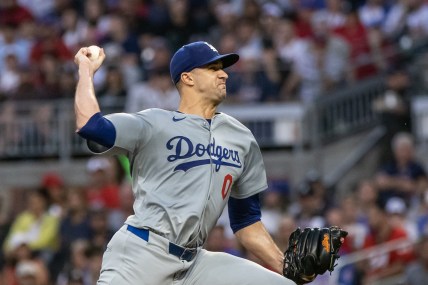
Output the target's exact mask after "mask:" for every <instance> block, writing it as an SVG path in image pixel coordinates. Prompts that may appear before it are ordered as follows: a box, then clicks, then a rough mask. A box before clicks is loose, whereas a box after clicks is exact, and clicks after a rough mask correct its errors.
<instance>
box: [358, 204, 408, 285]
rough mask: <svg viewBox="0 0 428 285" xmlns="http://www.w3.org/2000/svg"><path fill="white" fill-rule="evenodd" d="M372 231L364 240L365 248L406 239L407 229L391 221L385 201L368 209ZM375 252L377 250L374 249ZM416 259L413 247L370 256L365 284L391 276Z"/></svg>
mask: <svg viewBox="0 0 428 285" xmlns="http://www.w3.org/2000/svg"><path fill="white" fill-rule="evenodd" d="M368 219H369V226H370V232H369V233H368V235H367V236H366V239H365V241H364V246H363V248H364V249H367V248H371V247H373V246H379V245H381V244H383V243H387V242H391V241H398V240H406V239H408V235H407V233H406V231H405V230H404V229H403V228H401V227H398V226H394V225H392V224H391V223H390V222H389V215H388V214H387V213H386V211H385V208H384V203H381V202H379V203H376V204H375V205H372V206H371V207H370V208H369V210H368ZM374 253H375V251H374ZM413 259H414V253H413V250H412V247H411V246H410V247H405V248H401V249H397V250H393V251H391V252H389V253H385V254H377V255H375V256H373V257H370V259H368V261H367V262H365V264H364V265H363V267H364V268H363V270H364V271H365V278H364V279H365V280H364V284H367V285H368V284H372V283H373V282H374V281H375V280H380V279H383V278H387V277H391V276H394V275H397V274H400V273H402V272H403V271H404V269H405V265H406V264H408V263H409V262H410V261H412V260H413Z"/></svg>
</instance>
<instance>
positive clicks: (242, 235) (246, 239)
mask: <svg viewBox="0 0 428 285" xmlns="http://www.w3.org/2000/svg"><path fill="white" fill-rule="evenodd" d="M235 235H236V237H237V239H238V240H239V242H240V243H241V244H242V245H243V246H244V247H245V248H246V249H247V250H248V251H250V252H251V253H252V254H254V255H255V256H256V257H258V258H259V259H260V260H261V261H262V262H263V263H264V264H266V265H267V266H268V267H269V268H271V269H272V270H274V271H275V272H277V273H279V274H282V270H283V266H284V254H283V252H282V251H281V250H280V249H279V248H278V246H277V245H276V244H275V242H274V241H273V240H272V237H271V236H270V234H269V233H268V231H267V230H266V228H265V226H264V225H263V223H262V222H261V221H258V222H255V223H254V224H251V225H249V226H247V227H245V228H242V229H240V230H239V231H237V232H236V233H235Z"/></svg>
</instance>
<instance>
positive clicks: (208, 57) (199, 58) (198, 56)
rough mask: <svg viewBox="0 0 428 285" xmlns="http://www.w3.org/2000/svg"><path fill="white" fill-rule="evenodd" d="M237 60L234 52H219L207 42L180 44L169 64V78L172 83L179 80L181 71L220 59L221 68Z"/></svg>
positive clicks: (187, 70)
mask: <svg viewBox="0 0 428 285" xmlns="http://www.w3.org/2000/svg"><path fill="white" fill-rule="evenodd" d="M238 60H239V55H237V54H236V53H228V54H219V53H218V51H217V50H216V49H215V48H214V47H213V46H212V45H210V44H209V43H207V42H202V41H200V42H194V43H190V44H187V45H184V46H182V47H181V48H180V49H179V50H177V51H176V53H175V54H174V56H173V57H172V59H171V62H170V64H169V68H170V73H171V79H172V81H173V82H174V84H177V82H178V81H180V76H181V73H183V72H189V71H191V70H192V69H194V68H196V67H201V66H204V65H207V64H210V63H213V62H215V61H221V62H222V63H223V68H226V67H229V66H231V65H233V64H234V63H236V62H237V61H238Z"/></svg>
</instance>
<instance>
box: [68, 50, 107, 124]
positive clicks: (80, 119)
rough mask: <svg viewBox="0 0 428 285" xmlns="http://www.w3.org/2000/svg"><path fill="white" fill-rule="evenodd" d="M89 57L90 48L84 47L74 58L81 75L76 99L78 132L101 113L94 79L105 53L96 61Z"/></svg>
mask: <svg viewBox="0 0 428 285" xmlns="http://www.w3.org/2000/svg"><path fill="white" fill-rule="evenodd" d="M88 55H89V50H88V48H86V47H83V48H81V49H80V50H79V51H78V52H77V53H76V55H75V57H74V62H75V63H76V64H77V66H78V75H79V79H78V82H77V87H76V93H75V99H74V111H75V114H76V127H77V130H80V129H81V128H82V127H83V126H85V125H86V123H87V122H88V121H89V119H90V118H91V117H92V116H93V115H95V114H96V113H99V112H100V107H99V105H98V100H97V98H96V96H95V89H94V83H93V81H94V80H93V79H94V74H95V72H96V71H97V70H98V68H99V67H100V66H101V64H102V63H103V61H104V59H105V53H104V50H103V49H101V51H100V55H99V57H98V58H97V59H96V60H90V59H89V57H88Z"/></svg>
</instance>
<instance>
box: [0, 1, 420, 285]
mask: <svg viewBox="0 0 428 285" xmlns="http://www.w3.org/2000/svg"><path fill="white" fill-rule="evenodd" d="M427 35H428V3H427V1H424V0H366V1H363V0H361V1H357V0H355V1H344V0H276V1H264V0H234V1H231V0H230V1H227V0H175V1H172V0H151V1H143V0H86V1H84V0H2V1H0V102H2V103H4V104H2V105H1V106H2V110H1V113H0V123H5V122H6V123H7V122H12V121H13V120H14V119H13V118H14V112H15V108H16V106H17V105H15V102H19V101H20V100H26V99H36V100H39V99H55V98H72V97H73V95H74V88H75V84H76V74H75V67H74V64H73V55H74V54H75V53H76V52H77V50H78V49H79V48H80V47H82V46H89V45H94V44H95V45H99V46H101V47H103V48H104V50H105V52H106V54H107V58H106V62H105V64H104V65H103V67H102V68H101V69H100V70H99V71H98V72H97V74H96V76H95V87H96V90H97V96H98V98H99V100H100V103H101V105H103V106H104V110H107V112H108V110H109V107H112V108H114V106H116V105H118V104H119V105H121V106H124V109H125V111H128V112H135V111H139V110H142V109H146V108H150V107H160V108H165V109H175V108H176V106H177V103H178V99H179V98H178V94H177V92H176V90H175V87H174V86H173V84H172V82H171V79H170V77H169V60H170V57H171V55H172V53H173V52H174V51H175V50H176V49H177V48H179V47H180V46H181V45H183V44H185V43H188V42H189V41H193V40H206V41H208V42H210V43H212V44H213V45H214V46H215V47H217V48H218V49H219V52H221V53H228V52H237V53H239V54H240V56H241V60H240V61H239V63H238V64H236V65H235V66H233V67H231V68H230V69H229V70H228V74H229V79H228V94H229V98H228V100H227V103H229V104H232V103H256V102H278V101H283V102H287V101H300V102H302V103H309V102H312V101H313V100H314V99H315V98H316V97H318V96H320V95H322V94H324V93H326V92H328V91H332V90H335V89H336V88H340V87H343V86H346V85H349V84H352V83H355V82H357V81H359V80H363V79H364V78H369V77H371V76H374V75H376V74H381V73H387V74H388V75H389V77H388V82H387V85H388V88H389V89H391V90H394V91H397V92H400V91H401V90H402V89H404V88H406V87H408V86H409V85H410V83H409V80H408V78H407V77H406V75H405V74H404V73H403V72H402V70H401V69H396V67H397V63H398V62H400V58H399V54H400V51H403V50H406V49H409V48H411V47H412V46H413V45H415V43H417V42H418V41H419V40H423V39H424V38H426V36H427ZM386 95H391V94H386ZM385 98H386V100H385V101H383V102H376V106H374V107H375V108H377V109H378V110H385V102H386V103H387V104H386V105H387V106H388V104H389V105H391V104H390V103H391V102H390V101H391V100H389V101H388V98H389V99H391V96H389V97H388V96H385ZM388 102H389V103H388ZM393 105H394V104H393ZM394 106H395V111H394V112H395V113H398V114H403V113H406V112H408V110H404V109H405V107H403V106H402V105H400V104H395V105H394ZM71 107H72V106H70V108H71ZM52 112H53V109H51V108H49V106H47V105H46V106H42V107H38V108H37V109H35V110H34V112H33V113H34V114H32V116H33V118H34V121H35V122H40V124H39V125H40V126H41V127H39V128H37V129H36V130H28V133H34V132H37V133H39V134H42V135H44V134H45V133H48V132H49V128H48V126H49V125H48V124H43V122H46V121H48V120H49V118H50V116H51V114H52ZM394 118H396V116H395V117H393V118H391V116H389V117H387V118H386V119H385V121H387V122H389V124H387V126H388V127H390V128H391V129H389V133H390V134H391V135H390V136H388V141H387V144H386V145H387V147H388V148H390V149H391V150H390V151H388V154H387V155H385V157H386V158H389V159H387V160H385V164H381V165H380V166H379V170H378V172H377V173H375V174H373V176H372V177H367V179H365V180H362V181H358V183H356V185H355V189H349V191H348V192H347V193H346V195H335V194H334V193H335V192H334V189H327V188H326V186H325V184H324V183H323V181H322V177H321V176H320V175H319V173H317V171H315V170H311V171H308V173H307V176H306V178H305V180H304V181H302V182H301V183H298V185H290V184H289V183H288V180H287V179H286V178H284V179H280V180H274V179H270V186H269V189H268V190H267V191H266V192H265V193H264V194H263V197H262V198H263V199H262V203H263V208H262V219H263V221H264V223H265V224H266V226H267V229H268V230H269V232H270V233H271V234H272V235H273V237H274V239H275V240H276V242H277V243H278V245H280V247H281V249H285V248H286V246H287V243H288V237H289V235H290V233H291V232H292V231H293V230H294V229H295V228H296V226H300V227H306V226H310V227H315V226H329V225H339V226H341V227H343V228H345V229H346V230H347V231H349V238H348V239H347V240H346V244H345V245H344V246H343V249H342V253H341V254H342V255H350V254H353V253H356V252H361V251H363V250H366V249H367V250H368V252H369V251H370V252H371V251H372V250H370V248H372V247H376V246H379V245H382V244H384V243H385V242H388V241H394V240H408V241H410V243H411V244H414V245H415V246H414V247H413V246H409V247H404V248H400V249H397V250H393V251H391V252H388V253H385V254H379V255H377V256H370V258H368V259H367V260H363V261H361V262H358V263H355V264H351V265H349V266H346V267H344V268H342V269H341V271H340V276H339V282H340V284H341V285H342V284H343V285H348V284H349V285H357V284H363V285H368V284H373V282H375V280H378V279H383V278H386V277H391V276H395V275H397V274H402V276H404V278H405V283H403V284H408V285H420V284H426V280H428V178H427V175H426V172H425V169H424V166H423V165H421V164H420V163H419V162H418V160H417V158H416V157H415V154H414V142H413V139H412V137H411V136H410V135H409V134H408V133H398V134H397V132H396V131H397V130H396V129H394V126H395V125H396V124H394V121H393V120H394ZM43 126H44V127H43ZM46 128H47V129H46ZM0 131H1V136H0V149H1V147H2V145H5V144H14V143H15V142H16V141H18V140H19V139H20V138H19V136H22V134H18V133H17V130H16V129H13V128H11V129H3V130H0ZM5 134H7V135H5ZM393 134H394V136H393ZM5 137H7V138H8V141H5V140H4V138H5ZM87 174H88V183H87V184H83V185H81V184H79V183H78V182H76V184H75V185H66V184H65V183H64V181H63V177H62V175H66V174H61V173H47V174H46V175H45V176H44V177H41V179H40V185H35V187H34V189H13V191H10V193H9V194H10V195H9V196H4V197H3V196H2V195H0V244H1V245H2V251H1V254H0V285H3V284H4V285H30V284H31V285H32V284H34V285H50V284H59V285H62V284H64V285H65V284H70V285H71V284H73V285H77V284H79V285H81V284H83V285H90V284H95V280H97V277H98V274H99V270H100V265H101V258H102V254H103V252H104V249H105V247H106V245H107V243H108V241H109V239H110V238H111V236H112V234H113V233H114V231H115V230H117V229H118V227H120V226H121V225H122V223H123V221H124V220H125V219H126V217H127V216H128V215H130V214H132V212H133V210H132V202H133V195H132V191H131V188H130V184H129V177H128V176H127V171H126V169H124V161H123V159H121V158H105V157H96V158H95V157H94V158H90V159H89V160H88V162H87ZM0 194H1V193H0ZM206 248H207V249H209V250H213V251H226V252H229V253H231V254H235V255H239V256H243V257H245V258H249V259H252V260H254V261H256V262H259V261H258V260H257V259H256V257H254V256H251V255H250V254H248V253H247V252H245V250H244V249H243V248H241V247H240V246H239V245H238V244H237V243H236V240H235V239H234V238H233V235H232V234H231V230H230V229H229V226H228V219H227V217H226V215H223V216H222V217H221V218H220V221H219V224H218V225H217V226H216V227H215V228H214V229H213V231H212V232H211V234H210V236H209V238H208V241H207V243H206ZM415 248H416V250H414V249H415ZM374 252H376V251H374ZM326 278H328V275H327V274H326V275H323V276H321V277H319V278H318V279H317V280H316V281H315V282H314V283H315V284H327V283H326V282H327V281H326Z"/></svg>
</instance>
